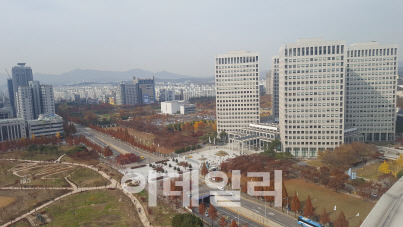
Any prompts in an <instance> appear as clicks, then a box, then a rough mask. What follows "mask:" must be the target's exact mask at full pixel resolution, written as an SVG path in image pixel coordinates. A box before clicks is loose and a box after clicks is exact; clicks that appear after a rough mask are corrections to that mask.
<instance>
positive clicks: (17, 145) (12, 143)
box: [1, 133, 61, 152]
mask: <svg viewBox="0 0 403 227" xmlns="http://www.w3.org/2000/svg"><path fill="white" fill-rule="evenodd" d="M60 142H61V136H60V133H58V134H57V135H56V136H52V137H46V136H41V137H38V138H37V137H36V136H35V134H33V135H32V138H29V137H28V138H21V139H17V140H5V141H4V142H2V143H1V151H2V152H7V151H10V150H21V149H25V148H27V147H28V146H30V145H33V144H35V145H50V144H51V145H56V144H58V143H60Z"/></svg>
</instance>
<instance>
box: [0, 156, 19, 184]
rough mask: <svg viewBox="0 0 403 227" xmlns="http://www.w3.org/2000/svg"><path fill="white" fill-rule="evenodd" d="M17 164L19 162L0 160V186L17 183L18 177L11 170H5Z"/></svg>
mask: <svg viewBox="0 0 403 227" xmlns="http://www.w3.org/2000/svg"><path fill="white" fill-rule="evenodd" d="M18 164H20V162H15V161H2V160H0V187H5V186H12V185H14V186H16V185H18V182H19V180H20V178H19V177H18V176H16V175H14V174H13V173H12V172H11V171H7V170H9V169H10V168H12V167H14V166H16V165H18ZM16 182H17V183H16Z"/></svg>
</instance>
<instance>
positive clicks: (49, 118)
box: [27, 114, 63, 138]
mask: <svg viewBox="0 0 403 227" xmlns="http://www.w3.org/2000/svg"><path fill="white" fill-rule="evenodd" d="M27 131H28V136H29V137H30V138H32V135H33V134H35V136H36V137H38V136H53V135H56V134H57V132H59V133H63V118H62V117H60V116H59V115H57V114H49V115H43V114H41V115H39V118H38V119H37V120H29V121H27Z"/></svg>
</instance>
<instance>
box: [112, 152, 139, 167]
mask: <svg viewBox="0 0 403 227" xmlns="http://www.w3.org/2000/svg"><path fill="white" fill-rule="evenodd" d="M115 160H116V162H117V163H119V164H121V165H125V164H130V163H134V162H138V161H140V156H137V155H135V154H132V153H130V154H124V155H119V156H117V157H116V158H115Z"/></svg>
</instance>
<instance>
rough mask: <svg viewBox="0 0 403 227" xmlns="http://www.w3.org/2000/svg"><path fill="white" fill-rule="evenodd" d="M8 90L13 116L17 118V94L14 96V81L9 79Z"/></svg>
mask: <svg viewBox="0 0 403 227" xmlns="http://www.w3.org/2000/svg"><path fill="white" fill-rule="evenodd" d="M7 88H8V98H9V100H10V106H11V116H16V112H17V111H16V109H15V94H14V87H13V79H12V78H8V79H7Z"/></svg>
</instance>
